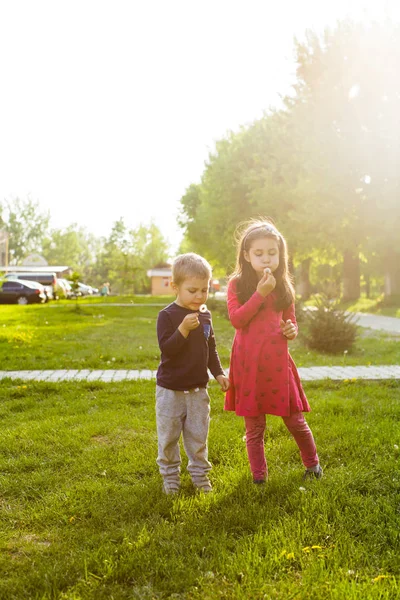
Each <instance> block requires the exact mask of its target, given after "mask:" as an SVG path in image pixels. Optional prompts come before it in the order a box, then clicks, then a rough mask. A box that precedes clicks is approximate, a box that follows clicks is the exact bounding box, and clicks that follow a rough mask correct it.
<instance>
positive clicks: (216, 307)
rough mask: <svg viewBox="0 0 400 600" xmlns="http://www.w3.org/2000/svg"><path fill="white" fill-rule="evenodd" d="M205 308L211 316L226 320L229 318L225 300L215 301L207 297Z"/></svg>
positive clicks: (211, 297)
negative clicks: (218, 316)
mask: <svg viewBox="0 0 400 600" xmlns="http://www.w3.org/2000/svg"><path fill="white" fill-rule="evenodd" d="M207 308H208V310H210V311H211V314H212V315H214V314H218V315H221V316H222V317H226V318H227V319H228V318H229V315H228V306H227V304H226V299H224V298H221V299H217V298H214V297H213V296H209V297H208V299H207Z"/></svg>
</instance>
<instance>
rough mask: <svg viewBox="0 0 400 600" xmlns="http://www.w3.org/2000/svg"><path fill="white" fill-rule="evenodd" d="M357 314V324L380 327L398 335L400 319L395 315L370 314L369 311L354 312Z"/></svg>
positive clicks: (371, 327)
mask: <svg viewBox="0 0 400 600" xmlns="http://www.w3.org/2000/svg"><path fill="white" fill-rule="evenodd" d="M354 314H355V315H356V316H357V325H360V327H369V328H370V329H380V330H382V331H388V332H389V333H395V334H396V333H397V334H399V335H400V319H398V318H396V317H385V316H384V315H372V314H370V313H360V312H358V313H354Z"/></svg>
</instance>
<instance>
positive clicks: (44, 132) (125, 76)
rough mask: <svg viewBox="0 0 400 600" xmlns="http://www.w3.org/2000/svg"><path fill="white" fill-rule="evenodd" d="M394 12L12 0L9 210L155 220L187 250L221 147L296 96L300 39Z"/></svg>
mask: <svg viewBox="0 0 400 600" xmlns="http://www.w3.org/2000/svg"><path fill="white" fill-rule="evenodd" d="M395 4H396V0H393V2H381V3H380V2H378V1H377V0H368V1H367V0H366V1H362V0H360V1H356V0H353V1H352V0H347V1H344V0H335V2H333V1H332V0H275V1H273V2H271V1H269V0H264V1H260V0H241V1H235V0H201V2H200V1H199V0H197V1H196V2H195V1H194V0H107V1H104V0H63V1H61V0H34V1H32V0H0V81H1V98H0V202H1V201H3V200H5V199H12V198H13V197H15V196H19V197H20V198H23V199H24V198H27V197H28V196H29V197H30V198H31V199H32V200H35V201H38V202H39V203H40V206H41V207H42V209H43V210H47V209H49V210H50V214H51V218H52V220H51V224H52V226H53V227H65V226H67V225H69V224H71V223H72V222H77V223H79V225H83V226H85V227H86V228H87V229H88V231H91V232H93V233H95V234H96V235H107V234H108V233H109V232H110V230H111V226H112V224H113V222H114V221H116V220H117V219H118V218H120V217H123V218H124V220H125V223H126V224H127V225H128V226H129V227H136V226H137V225H138V224H139V223H149V222H150V220H151V219H153V220H154V221H155V222H156V224H157V225H158V226H159V227H160V229H161V230H162V232H163V233H164V235H166V236H167V237H168V238H169V241H170V243H171V245H172V248H176V247H177V245H178V243H179V241H180V238H181V233H180V230H179V229H178V227H177V225H176V217H177V214H178V210H179V200H180V198H181V196H182V195H183V194H184V192H185V189H186V188H187V187H188V186H189V185H190V184H191V183H193V182H198V181H199V180H200V177H201V174H202V171H203V168H204V162H205V161H206V160H207V157H208V153H209V152H210V150H212V149H213V147H214V143H215V141H216V140H217V139H219V138H221V137H222V136H223V135H224V134H225V133H226V132H227V131H228V130H237V129H238V128H239V126H240V125H242V124H246V123H249V122H251V121H252V120H254V119H256V118H258V117H260V116H261V115H262V112H263V110H264V109H267V108H268V107H269V106H277V105H279V97H280V95H284V94H286V93H287V92H288V91H289V90H290V85H291V83H293V81H294V72H295V64H294V51H293V48H294V46H293V38H294V36H297V37H298V38H302V37H303V36H304V31H305V29H306V28H311V29H315V30H318V31H320V30H322V29H323V27H324V26H325V25H329V24H333V23H334V22H335V21H336V20H337V18H341V17H344V16H346V15H347V14H349V15H350V16H356V17H362V16H365V15H367V16H374V15H376V14H377V12H376V11H379V13H378V14H380V15H381V14H382V11H387V12H388V13H389V15H391V16H393V13H394V12H395V13H396V15H395V16H396V18H397V17H398V16H399V12H400V9H399V8H396V7H395ZM399 4H400V3H399ZM377 5H378V6H377ZM379 5H382V6H379Z"/></svg>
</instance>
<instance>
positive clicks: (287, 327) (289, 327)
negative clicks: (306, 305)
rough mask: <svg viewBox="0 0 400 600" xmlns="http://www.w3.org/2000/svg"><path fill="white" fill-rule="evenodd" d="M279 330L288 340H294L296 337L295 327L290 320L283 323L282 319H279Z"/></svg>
mask: <svg viewBox="0 0 400 600" xmlns="http://www.w3.org/2000/svg"><path fill="white" fill-rule="evenodd" d="M281 329H282V333H283V335H284V336H285V337H287V339H288V340H294V338H295V337H296V336H297V327H296V325H295V324H294V323H292V321H291V320H290V319H288V320H287V321H286V323H285V321H283V319H281Z"/></svg>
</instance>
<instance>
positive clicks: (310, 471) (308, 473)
mask: <svg viewBox="0 0 400 600" xmlns="http://www.w3.org/2000/svg"><path fill="white" fill-rule="evenodd" d="M323 474H324V472H323V470H322V467H321V465H320V464H318V465H315V467H308V468H307V469H306V470H305V472H304V475H303V479H311V478H312V477H315V479H321V477H322V476H323Z"/></svg>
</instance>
